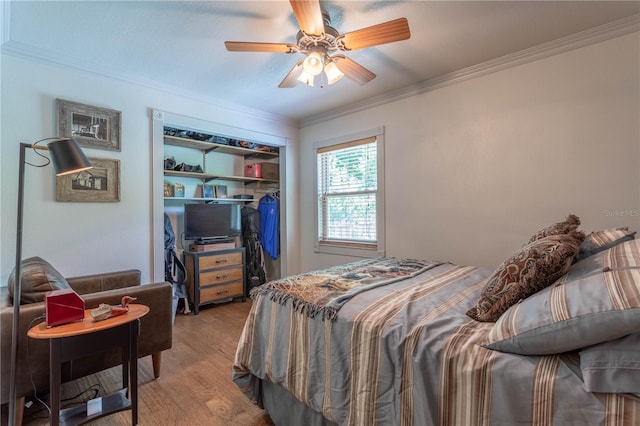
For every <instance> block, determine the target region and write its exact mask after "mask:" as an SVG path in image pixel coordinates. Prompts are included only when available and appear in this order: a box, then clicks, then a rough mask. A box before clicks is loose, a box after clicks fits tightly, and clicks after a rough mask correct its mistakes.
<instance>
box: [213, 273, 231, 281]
mask: <svg viewBox="0 0 640 426" xmlns="http://www.w3.org/2000/svg"><path fill="white" fill-rule="evenodd" d="M228 277H229V274H222V275H216V279H218V280H219V279H222V278H228Z"/></svg>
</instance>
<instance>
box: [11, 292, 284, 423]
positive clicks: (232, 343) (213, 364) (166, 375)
mask: <svg viewBox="0 0 640 426" xmlns="http://www.w3.org/2000/svg"><path fill="white" fill-rule="evenodd" d="M250 308H251V300H247V301H246V302H244V303H243V302H240V301H238V302H235V301H234V302H230V303H225V304H221V305H215V306H211V307H207V308H203V309H201V310H200V314H199V315H192V314H191V315H181V314H178V315H177V316H176V322H175V325H174V329H173V347H172V348H171V349H170V350H168V351H165V352H163V353H162V369H161V374H160V378H158V379H154V378H153V370H152V366H151V357H145V358H142V359H140V360H139V361H138V384H139V386H138V407H139V408H138V418H139V422H138V424H139V425H142V426H144V425H189V426H192V425H193V426H197V425H220V426H233V425H237V426H269V425H273V422H271V420H270V419H269V417H268V416H267V415H266V414H265V413H264V411H262V410H261V409H260V408H258V407H257V406H255V405H253V404H252V403H251V402H250V401H249V400H248V399H247V398H246V397H245V396H244V395H243V394H242V393H241V392H240V390H239V389H238V387H237V386H236V385H235V384H234V383H233V381H232V380H231V366H232V364H233V357H234V355H235V349H236V345H237V343H238V339H239V337H240V333H241V332H242V327H243V326H244V321H245V319H246V316H247V314H248V313H249V309H250ZM98 385H99V386H100V395H101V396H104V395H106V394H108V393H110V392H111V391H113V390H116V389H118V388H119V387H120V386H121V379H120V369H119V367H115V368H112V369H109V370H105V371H103V372H101V373H99V374H94V375H91V376H87V377H85V378H83V379H79V380H76V381H74V382H70V383H67V384H65V385H63V389H62V397H63V398H70V397H73V396H75V395H77V394H79V393H81V392H84V393H83V394H82V395H81V396H80V397H78V398H76V399H73V400H72V401H67V402H63V404H62V405H63V406H69V404H72V403H73V402H76V403H77V402H78V401H85V400H87V399H90V398H92V397H93V393H92V392H86V391H87V390H88V389H90V388H96V387H97V386H98ZM48 423H49V421H48V413H47V411H45V409H44V408H43V406H42V404H40V403H38V402H35V403H34V404H33V406H32V407H31V408H30V409H25V416H24V423H23V424H24V425H27V426H40V425H47V424H48ZM91 424H92V425H104V426H107V425H108V426H112V425H130V424H131V412H130V411H124V412H121V413H116V414H113V415H110V416H107V417H104V418H101V419H98V420H96V421H95V422H93V423H91Z"/></svg>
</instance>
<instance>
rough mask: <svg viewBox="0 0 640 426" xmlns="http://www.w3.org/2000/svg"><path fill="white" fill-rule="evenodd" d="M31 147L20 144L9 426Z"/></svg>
mask: <svg viewBox="0 0 640 426" xmlns="http://www.w3.org/2000/svg"><path fill="white" fill-rule="evenodd" d="M30 146H31V145H29V144H25V143H21V144H20V164H19V166H18V168H19V170H18V223H17V226H16V266H15V278H14V286H13V322H12V325H11V327H12V328H11V370H10V376H11V377H10V378H9V426H14V425H15V421H16V391H17V390H16V376H17V373H18V371H17V369H16V367H17V365H18V330H19V326H20V298H21V296H22V274H21V270H20V269H21V268H20V267H21V263H22V213H23V205H24V167H25V153H26V151H27V148H28V147H30Z"/></svg>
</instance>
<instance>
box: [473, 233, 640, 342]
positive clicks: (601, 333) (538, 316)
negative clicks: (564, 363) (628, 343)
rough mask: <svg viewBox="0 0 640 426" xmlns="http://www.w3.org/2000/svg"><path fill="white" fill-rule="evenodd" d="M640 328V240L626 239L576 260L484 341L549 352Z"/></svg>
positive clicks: (503, 319)
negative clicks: (553, 282)
mask: <svg viewBox="0 0 640 426" xmlns="http://www.w3.org/2000/svg"><path fill="white" fill-rule="evenodd" d="M638 330H640V240H637V239H635V240H631V241H625V242H624V243H621V244H618V245H616V246H614V247H611V248H610V249H608V250H605V251H602V252H600V253H596V254H595V255H593V256H591V257H589V258H588V259H584V260H583V261H581V262H578V263H576V264H575V265H573V266H572V267H571V269H570V270H569V272H568V273H567V274H566V275H565V276H563V277H562V278H561V279H559V280H558V281H557V282H556V283H555V284H553V285H550V286H549V287H547V288H546V289H544V290H542V291H540V292H538V293H536V294H534V295H533V296H531V297H529V298H527V299H526V300H523V301H522V302H521V303H518V304H516V305H514V306H512V307H511V308H509V310H507V312H505V313H504V314H503V315H502V316H501V317H500V319H499V320H498V321H497V322H496V324H495V325H494V326H493V328H492V329H491V331H490V332H489V334H488V335H487V339H486V342H485V343H483V346H485V347H486V348H489V349H495V350H499V351H502V352H511V353H516V354H522V355H549V354H558V353H562V352H567V351H572V350H576V349H580V348H585V347H587V346H591V345H596V344H599V343H602V342H607V341H610V340H613V339H617V338H619V337H622V336H626V335H627V334H631V333H637V332H638Z"/></svg>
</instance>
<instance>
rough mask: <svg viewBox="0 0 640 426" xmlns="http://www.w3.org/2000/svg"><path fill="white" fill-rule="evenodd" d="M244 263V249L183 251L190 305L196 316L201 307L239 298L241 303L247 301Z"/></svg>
mask: <svg viewBox="0 0 640 426" xmlns="http://www.w3.org/2000/svg"><path fill="white" fill-rule="evenodd" d="M244 262H245V250H244V247H239V248H233V249H227V250H217V251H206V252H190V251H185V252H184V264H185V267H186V268H187V290H188V292H189V302H190V303H192V304H193V310H194V313H195V314H196V315H197V314H198V313H199V312H200V306H202V305H207V304H211V303H219V302H225V301H229V300H231V299H234V298H236V297H241V298H242V301H243V302H244V301H245V300H246V297H247V290H246V285H245V277H244Z"/></svg>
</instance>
